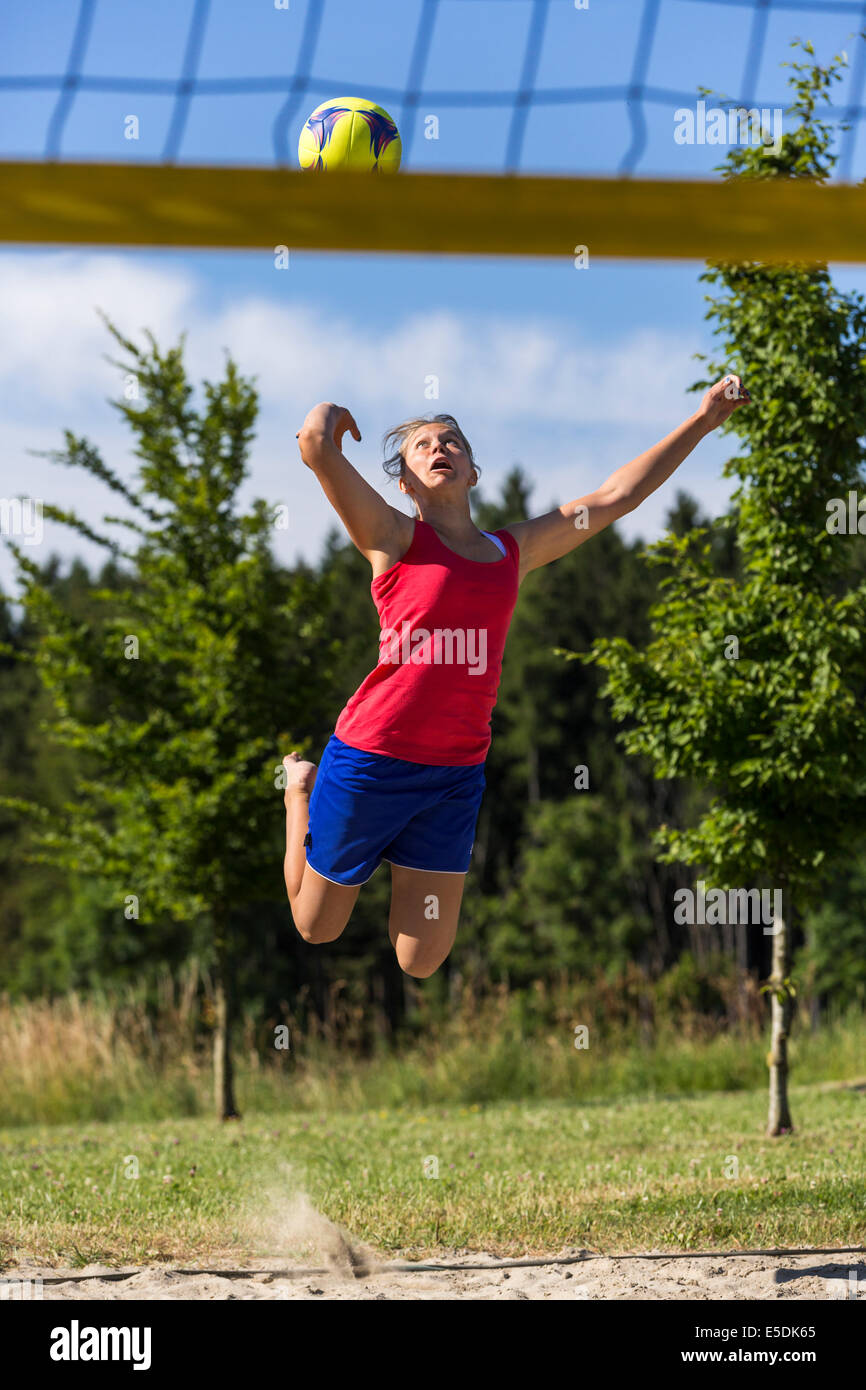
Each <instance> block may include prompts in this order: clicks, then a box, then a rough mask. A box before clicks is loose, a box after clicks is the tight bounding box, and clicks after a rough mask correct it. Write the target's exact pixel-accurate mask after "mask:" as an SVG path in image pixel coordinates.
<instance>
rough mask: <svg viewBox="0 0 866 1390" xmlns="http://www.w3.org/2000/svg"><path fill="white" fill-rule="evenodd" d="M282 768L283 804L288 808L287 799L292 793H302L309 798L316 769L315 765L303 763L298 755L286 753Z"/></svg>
mask: <svg viewBox="0 0 866 1390" xmlns="http://www.w3.org/2000/svg"><path fill="white" fill-rule="evenodd" d="M283 767H284V768H285V769H286V791H285V798H284V800H285V803H286V805H287V806H288V804H289V797H290V796H291V794H292V793H293V792H302V793H303V794H304V795H305V796H309V795H310V792H311V791H312V790H313V787H314V785H315V781H316V773H317V772H318V768H317V767H316V764H315V763H307V762H304V760H303V758H301V756H300V754H298V753H287V754H286V756H285V757H284V758H283Z"/></svg>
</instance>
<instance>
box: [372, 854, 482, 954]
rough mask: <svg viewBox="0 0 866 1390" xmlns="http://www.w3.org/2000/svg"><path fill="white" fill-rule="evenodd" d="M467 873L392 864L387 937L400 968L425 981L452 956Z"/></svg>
mask: <svg viewBox="0 0 866 1390" xmlns="http://www.w3.org/2000/svg"><path fill="white" fill-rule="evenodd" d="M465 882H466V875H465V874H439V873H433V872H432V871H428V870H426V869H404V868H403V867H402V866H401V865H399V864H392V865H391V917H390V920H389V923H388V934H389V936H390V938H391V945H392V946H393V947H394V950H395V951H396V953H397V960H398V962H399V965H400V969H401V970H404V971H405V972H406V974H407V975H414V976H415V978H416V979H418V980H424V979H426V978H427V976H428V975H432V974H433V972H434V971H436V970H438V969H439V966H440V965H441V964H442V962H443V960H445V958H446V956H448V955H449V954H450V951H451V947H452V946H453V945H454V938H455V936H456V935H457V923H458V921H459V918H460V904H461V903H462V901H463V886H464V884H465Z"/></svg>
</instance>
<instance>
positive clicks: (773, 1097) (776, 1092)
mask: <svg viewBox="0 0 866 1390" xmlns="http://www.w3.org/2000/svg"><path fill="white" fill-rule="evenodd" d="M773 931H774V936H773V967H772V972H771V974H770V1019H771V1027H770V1051H769V1054H768V1057H767V1062H768V1065H769V1068H770V1110H769V1114H768V1116H767V1134H768V1135H769V1136H770V1137H771V1138H773V1137H775V1136H776V1135H779V1134H783V1133H785V1132H786V1131H787V1130H791V1129H793V1127H794V1126H793V1121H792V1120H791V1112H790V1110H789V1108H788V1036H789V1033H790V1030H791V1018H792V1016H793V1012H794V1001H793V999H792V997H791V994H790V992H789V990H788V988H787V987H786V985H785V981H786V980H787V979H788V975H789V973H790V968H791V965H790V961H791V952H790V928H789V922H788V920H787V919H786V918H782V917H774V918H773Z"/></svg>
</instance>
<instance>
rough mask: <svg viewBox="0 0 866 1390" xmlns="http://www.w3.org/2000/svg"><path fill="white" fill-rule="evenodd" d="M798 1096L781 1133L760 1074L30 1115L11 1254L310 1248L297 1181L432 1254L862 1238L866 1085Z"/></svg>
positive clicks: (9, 1207)
mask: <svg viewBox="0 0 866 1390" xmlns="http://www.w3.org/2000/svg"><path fill="white" fill-rule="evenodd" d="M792 1110H793V1113H794V1119H795V1126H796V1128H795V1131H794V1133H792V1134H788V1135H785V1136H783V1137H781V1138H779V1139H775V1140H768V1139H766V1138H765V1137H764V1136H763V1125H764V1122H765V1112H766V1097H765V1094H764V1091H763V1089H761V1090H755V1091H752V1092H736V1093H715V1094H706V1095H701V1096H694V1095H693V1096H679V1097H667V1098H665V1097H659V1096H656V1097H655V1098H653V1099H623V1100H618V1101H609V1102H602V1101H597V1102H596V1101H585V1102H582V1103H579V1104H575V1103H568V1102H555V1103H532V1102H526V1103H520V1104H516V1103H498V1104H492V1105H489V1106H483V1105H480V1104H473V1105H469V1106H436V1107H431V1108H424V1109H422V1108H418V1109H408V1108H407V1109H403V1110H386V1109H382V1110H375V1111H361V1112H354V1113H347V1112H323V1113H320V1114H312V1113H307V1114H303V1113H299V1114H297V1115H294V1116H292V1117H286V1116H285V1115H283V1116H280V1117H277V1116H275V1115H273V1114H258V1115H256V1114H252V1113H250V1114H249V1115H248V1116H247V1117H246V1118H245V1119H244V1120H242V1121H239V1122H235V1123H229V1124H224V1125H219V1124H217V1123H216V1122H215V1121H211V1120H206V1119H202V1118H196V1119H183V1120H170V1121H160V1122H157V1123H148V1124H141V1123H101V1124H100V1123H91V1124H89V1125H84V1126H74V1127H70V1126H64V1125H51V1126H40V1127H30V1126H28V1127H16V1128H14V1129H6V1130H4V1131H0V1210H2V1213H3V1216H2V1225H0V1262H2V1266H3V1268H9V1267H10V1266H12V1265H15V1264H16V1263H17V1262H18V1261H19V1260H20V1259H22V1258H32V1259H35V1260H37V1261H39V1262H41V1263H46V1264H59V1265H64V1266H84V1265H85V1264H88V1263H105V1264H109V1265H118V1264H131V1263H143V1262H153V1261H158V1260H172V1261H175V1262H177V1261H189V1262H198V1263H201V1262H202V1261H203V1260H206V1259H208V1258H210V1259H215V1258H226V1257H228V1258H230V1259H233V1260H239V1261H242V1260H243V1259H244V1258H249V1257H252V1256H262V1255H265V1256H268V1255H280V1254H292V1253H298V1254H303V1253H304V1251H303V1248H302V1246H299V1245H297V1244H293V1241H294V1237H293V1236H292V1233H291V1230H290V1228H289V1226H287V1225H286V1220H285V1213H286V1211H287V1209H288V1206H289V1205H290V1202H291V1198H292V1195H293V1193H296V1192H298V1191H303V1192H305V1193H306V1194H308V1196H309V1198H310V1200H311V1202H312V1203H313V1205H314V1206H315V1208H316V1209H317V1210H318V1211H320V1212H321V1213H323V1214H324V1215H325V1216H327V1217H328V1218H330V1219H331V1220H333V1221H336V1222H338V1223H340V1224H341V1225H342V1226H343V1227H345V1228H346V1229H347V1230H348V1231H349V1232H350V1233H351V1235H352V1236H353V1237H355V1238H356V1239H359V1240H361V1241H364V1242H366V1243H367V1244H369V1245H371V1246H372V1247H374V1248H375V1249H376V1250H378V1251H380V1252H382V1253H388V1252H394V1251H396V1250H401V1251H404V1252H406V1253H407V1254H409V1255H410V1256H417V1257H419V1258H420V1257H425V1256H431V1255H434V1254H435V1253H437V1252H440V1253H441V1251H442V1250H443V1249H448V1250H466V1251H476V1250H485V1251H488V1252H490V1253H492V1254H499V1255H529V1254H538V1253H542V1252H547V1251H555V1250H560V1249H562V1248H563V1247H564V1246H582V1247H585V1248H587V1249H590V1250H597V1251H604V1252H607V1251H614V1250H616V1251H626V1250H649V1249H658V1250H665V1249H671V1250H673V1249H676V1250H693V1249H731V1250H737V1249H743V1248H749V1247H774V1246H801V1245H819V1246H820V1245H831V1246H832V1245H855V1244H863V1243H866V1086H859V1087H858V1086H857V1085H838V1086H835V1087H827V1086H821V1085H817V1084H814V1085H810V1086H805V1085H799V1086H794V1087H793V1089H792ZM431 1157H434V1158H435V1159H437V1161H438V1177H426V1176H425V1175H424V1162H425V1159H426V1160H427V1166H428V1170H430V1169H432V1168H433V1165H432V1164H431V1163H430V1162H429V1160H430V1158H431ZM132 1159H135V1160H136V1163H137V1170H138V1176H137V1177H133V1176H126V1173H127V1172H129V1173H132V1172H133V1171H135V1165H134V1164H133V1163H132V1162H131V1160H132Z"/></svg>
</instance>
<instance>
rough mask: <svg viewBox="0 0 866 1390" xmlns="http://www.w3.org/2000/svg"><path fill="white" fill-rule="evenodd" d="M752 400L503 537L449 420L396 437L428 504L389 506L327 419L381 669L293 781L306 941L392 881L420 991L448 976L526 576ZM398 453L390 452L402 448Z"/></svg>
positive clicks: (290, 807)
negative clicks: (482, 518) (368, 887)
mask: <svg viewBox="0 0 866 1390" xmlns="http://www.w3.org/2000/svg"><path fill="white" fill-rule="evenodd" d="M748 400H750V396H749V393H748V391H746V390H745V389H744V388H743V387H742V383H741V380H740V378H739V377H737V376H729V377H725V378H724V379H723V380H722V381H718V382H716V384H715V385H714V386H712V387H711V388H710V390H709V391H708V392H707V393H706V395H705V396H704V398H703V400H702V402H701V404H700V407H699V408H698V410H696V411H695V413H694V415H691V416H690V417H689V418H688V419H687V420H685V421H684V422H683V424H681V425H679V426H678V428H677V429H675V430H673V431H672V432H671V433H670V434H669V435H667V436H666V437H665V438H664V439H663V440H662V441H661V442H660V443H659V444H656V445H654V447H653V448H651V449H648V450H647V452H646V453H644V454H640V455H639V456H638V457H637V458H635V459H632V461H631V463H626V464H624V465H623V467H622V468H618V469H617V470H616V472H614V473H612V474H611V475H610V477H609V478H608V479H607V481H606V482H604V483H602V485H601V487H600V488H598V489H597V491H595V492H591V493H588V494H587V495H586V496H585V497H580V498H578V499H577V500H576V501H574V502H567V503H565V504H564V506H562V507H558V508H557V509H556V510H555V511H552V512H548V513H547V514H546V515H545V516H539V517H535V518H534V519H533V520H531V521H518V522H516V523H515V524H514V525H512V526H506V527H503V528H502V529H501V530H499V531H496V532H495V533H493V534H492V535H491V534H489V533H488V532H486V531H479V530H478V528H477V527H476V526H475V525H474V524H473V522H472V518H471V516H470V511H469V492H470V489H471V488H473V487H474V486H475V484H476V483H477V481H478V468H477V466H476V464H475V460H474V457H473V454H472V449H471V447H470V445H469V442H468V440H467V439H466V436H465V435H464V434H463V431H462V430H461V429H460V427H459V425H458V424H457V421H456V420H455V419H454V418H453V416H450V415H435V416H432V417H427V418H419V419H415V420H410V421H407V422H406V423H405V424H403V425H398V426H397V427H396V428H395V429H393V430H390V431H389V432H388V434H387V435H386V436H385V443H386V445H387V444H390V445H391V446H392V447H393V446H396V452H393V453H392V454H391V456H390V457H388V458H386V461H385V470H386V472H388V473H389V474H390V475H391V476H394V477H397V478H398V479H399V488H400V491H401V492H402V493H404V494H407V495H408V496H409V497H411V499H412V501H413V502H414V504H415V511H416V516H415V517H414V518H412V517H408V516H406V515H404V513H402V512H400V511H398V510H397V508H396V507H392V506H390V505H389V504H388V503H387V502H386V501H385V500H384V498H383V497H381V496H380V495H379V493H378V492H376V491H375V490H374V489H373V488H372V487H370V485H369V484H368V483H367V482H365V481H364V479H363V478H362V477H361V475H360V474H359V473H357V472H356V471H355V469H354V468H353V467H352V465H351V464H350V463H349V461H348V459H347V458H345V456H344V455H343V453H342V451H341V443H342V439H343V435H344V434H345V433H346V431H347V430H348V431H350V433H351V434H352V437H353V438H354V439H357V440H359V441H360V438H361V435H360V432H359V430H358V426H357V425H356V423H355V421H354V420H353V418H352V416H351V415H350V414H349V412H348V410H345V409H344V408H342V407H341V406H337V405H334V404H333V403H331V402H323V403H322V404H320V405H317V406H314V407H313V409H312V410H311V411H310V413H309V415H308V416H307V418H306V420H305V421H304V424H303V427H302V429H301V430H300V431H299V434H298V440H299V445H300V451H301V457H302V459H303V461H304V463H305V464H306V465H307V467H308V468H311V469H312V470H313V472H314V473H315V475H316V477H317V478H318V480H319V482H320V483H321V485H322V488H323V490H324V492H325V496H326V497H327V498H328V501H329V502H330V503H331V505H332V506H333V507H334V509H335V511H336V512H337V514H338V515H339V517H340V518H341V520H342V522H343V524H344V526H345V528H346V530H347V531H348V533H349V536H350V537H351V539H352V541H353V542H354V544H355V545H356V546H357V547H358V549H359V550H360V552H361V554H362V555H365V556H366V558H367V559H368V560H369V561H370V564H371V566H372V570H373V580H372V584H371V586H370V587H371V592H372V595H373V602H374V603H375V605H376V608H377V611H378V613H379V618H380V621H381V627H382V632H381V635H380V652H379V662H378V665H377V666H376V667H375V669H374V670H373V671H371V673H370V675H368V676H367V678H366V679H365V680H364V681H363V683H362V684H361V686H360V687H359V689H358V690H357V691H356V692H355V694H354V695H353V696H352V698H351V699H350V700H349V702H348V704H347V705H346V707H345V709H344V710H343V712H342V713H341V715H340V717H339V719H338V720H337V724H336V728H335V732H334V734H333V735H332V737H331V739H330V741H329V742H328V744H327V746H326V748H325V751H324V753H323V755H322V759H321V762H320V764H319V766H318V769H317V767H316V765H315V763H310V762H303V761H302V760H301V759H300V758H299V757H298V754H297V753H290V754H289V755H288V757H286V758H284V759H283V763H284V765H285V767H286V771H287V776H288V780H287V786H286V791H285V805H286V857H285V863H284V872H285V880H286V891H287V892H288V896H289V902H290V904H291V909H292V916H293V918H294V921H295V925H296V927H297V929H298V931H299V932H300V933H301V936H303V937H304V939H305V940H306V941H311V942H323V941H333V940H335V938H336V937H338V936H339V935H340V933H341V932H342V930H343V928H344V927H345V925H346V923H347V922H348V920H349V917H350V915H351V912H352V908H353V907H354V905H355V901H356V899H357V896H358V890H359V889H360V887H361V885H362V884H363V883H365V882H366V881H367V879H368V878H370V877H371V875H372V874H373V873H374V871H375V869H376V868H377V866H378V865H379V863H380V862H381V861H382V860H383V859H384V860H386V861H387V862H388V863H389V864H390V865H391V914H390V922H389V934H390V937H391V942H392V944H393V946H394V949H395V951H396V953H397V959H398V961H399V963H400V966H401V967H402V969H403V970H404V971H406V973H407V974H409V975H414V976H416V977H418V978H423V977H425V976H428V975H432V974H433V972H434V970H436V969H438V967H439V966H440V965H441V964H442V962H443V960H445V958H446V956H447V955H448V953H449V951H450V950H451V947H452V946H453V944H454V937H455V935H456V932H457V919H458V916H459V913H460V902H461V899H462V896H463V883H464V879H465V876H466V872H467V870H468V868H469V861H470V856H471V852H472V846H473V840H474V834H475V825H476V821H477V819H478V811H479V807H480V803H481V797H482V793H483V790H484V785H485V782H484V761H485V758H486V755H487V751H488V748H489V745H490V717H491V712H492V710H493V706H494V704H495V702H496V692H497V688H498V685H499V676H500V671H501V665H502V652H503V648H504V646H505V637H506V633H507V631H508V625H509V621H510V619H511V614H512V611H513V609H514V605H515V602H516V600H517V590H518V586H519V584H520V583H521V581H522V580H523V578H524V576H525V575H527V574H529V572H530V571H531V570H534V569H538V568H539V566H541V565H547V564H550V562H551V561H552V560H558V559H559V558H560V556H562V555H567V554H568V552H569V551H570V550H574V548H575V547H576V546H578V545H581V544H582V543H583V542H584V541H586V540H588V539H589V538H590V536H594V535H596V534H597V533H598V532H599V531H601V530H603V529H604V527H605V526H609V525H610V524H611V522H612V521H616V520H617V519H618V518H619V517H621V516H623V515H624V514H625V513H626V512H631V511H634V509H635V507H637V506H638V505H639V504H640V503H641V502H642V501H643V500H644V498H645V497H648V496H649V495H650V493H652V492H655V490H656V488H658V487H660V486H661V484H662V483H663V482H664V481H665V479H666V478H669V477H670V475H671V474H672V473H673V471H674V469H675V468H677V467H678V465H679V464H681V463H682V461H683V459H685V458H686V457H687V456H688V455H689V454H690V453H691V451H692V449H694V447H695V445H696V444H697V443H698V441H699V440H701V439H703V437H704V436H705V435H706V434H709V432H710V431H711V430H713V429H715V428H716V427H717V426H718V425H720V424H722V422H723V421H724V420H726V419H727V418H728V416H729V415H730V414H731V412H732V411H733V410H735V409H736V408H737V407H738V406H739V405H742V404H743V403H744V402H746V401H748ZM386 452H387V450H386Z"/></svg>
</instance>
